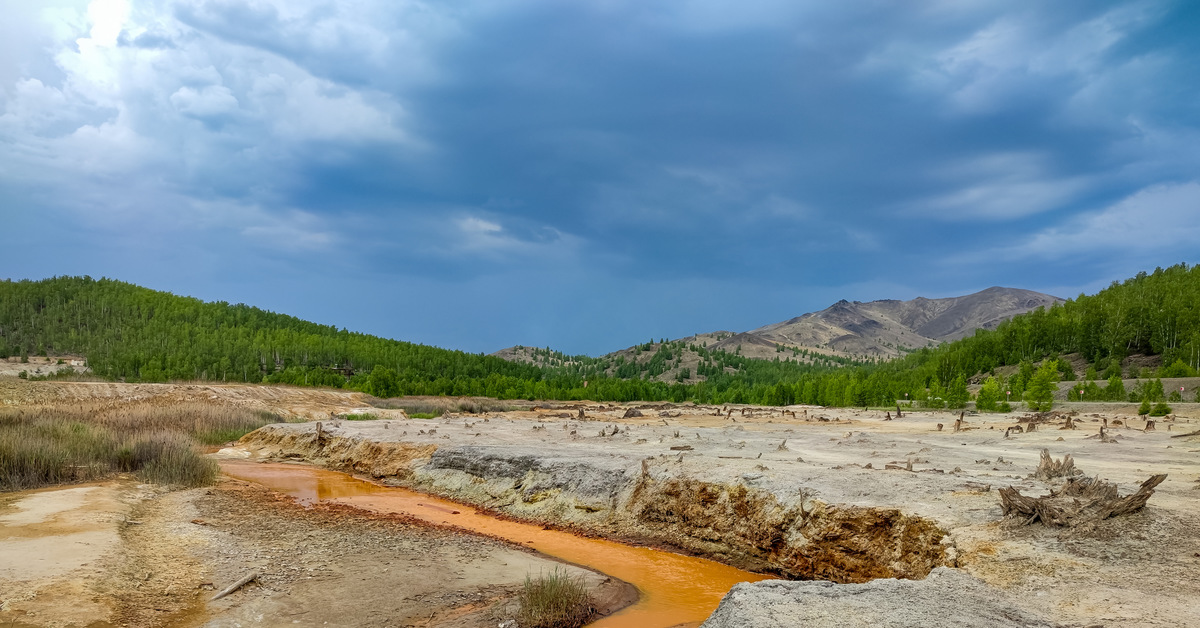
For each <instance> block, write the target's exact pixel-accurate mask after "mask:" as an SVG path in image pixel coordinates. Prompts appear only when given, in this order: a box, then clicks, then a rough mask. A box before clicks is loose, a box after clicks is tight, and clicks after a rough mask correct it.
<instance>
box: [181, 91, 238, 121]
mask: <svg viewBox="0 0 1200 628" xmlns="http://www.w3.org/2000/svg"><path fill="white" fill-rule="evenodd" d="M171 104H172V105H175V108H176V109H178V110H179V112H180V113H182V114H184V115H189V116H192V117H195V118H216V117H220V116H223V115H226V114H229V113H232V112H234V111H237V108H238V99H237V98H236V97H234V95H233V92H231V91H229V88H228V87H225V86H224V85H208V86H206V87H203V88H201V89H198V90H197V89H194V88H191V87H188V86H186V85H185V86H183V87H180V88H179V89H178V90H176V91H175V93H174V94H171Z"/></svg>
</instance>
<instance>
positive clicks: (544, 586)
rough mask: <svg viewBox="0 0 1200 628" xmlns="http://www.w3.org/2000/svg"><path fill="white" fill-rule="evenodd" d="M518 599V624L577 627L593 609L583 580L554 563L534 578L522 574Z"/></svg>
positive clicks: (535, 627)
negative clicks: (523, 583) (549, 570)
mask: <svg viewBox="0 0 1200 628" xmlns="http://www.w3.org/2000/svg"><path fill="white" fill-rule="evenodd" d="M519 599H520V603H521V610H520V611H519V612H518V614H517V624H518V625H519V626H521V628H577V627H579V626H582V625H584V624H586V623H587V621H588V619H590V618H591V616H592V614H593V612H594V609H593V607H592V600H591V597H590V596H589V595H588V592H587V588H586V587H585V586H584V584H583V582H582V581H581V580H580V579H578V578H572V577H571V576H570V575H569V574H567V573H566V572H565V571H562V570H560V569H559V568H557V567H555V568H554V571H552V572H551V573H549V574H546V575H540V576H538V577H537V578H536V579H534V578H530V577H529V576H526V577H525V587H524V588H523V589H522V590H521V595H520V598H519Z"/></svg>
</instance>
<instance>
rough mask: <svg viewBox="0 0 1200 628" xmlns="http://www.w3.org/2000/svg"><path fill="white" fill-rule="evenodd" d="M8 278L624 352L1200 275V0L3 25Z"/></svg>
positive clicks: (66, 17) (476, 11)
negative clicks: (1184, 266)
mask: <svg viewBox="0 0 1200 628" xmlns="http://www.w3.org/2000/svg"><path fill="white" fill-rule="evenodd" d="M0 8H2V10H3V15H4V16H5V18H4V20H2V21H0V224H2V225H3V228H2V229H0V240H2V244H0V278H3V277H8V278H12V279H41V278H45V277H50V276H56V275H90V276H92V277H97V278H99V277H110V278H114V279H120V280H122V281H127V282H131V283H136V284H139V285H143V286H147V287H150V288H154V289H157V290H166V291H170V292H173V293H175V294H180V295H187V296H194V297H198V298H201V299H205V300H210V301H227V302H230V303H237V302H244V303H247V304H250V305H254V306H258V307H262V308H264V309H268V310H272V311H276V312H283V313H287V314H291V315H295V316H299V317H301V318H305V319H308V320H313V321H316V322H319V323H323V324H329V325H336V326H338V327H345V328H349V329H351V330H354V331H361V332H366V333H372V334H377V335H381V336H386V337H390V338H396V339H401V340H408V341H413V342H421V343H426V344H433V345H437V346H441V347H447V348H453V349H462V350H465V351H470V352H483V353H490V352H492V351H496V350H499V349H501V348H504V347H508V346H511V345H516V344H521V345H526V346H539V347H544V346H550V347H552V348H555V349H559V350H562V351H566V352H568V353H572V354H577V353H587V354H590V355H599V354H602V353H606V352H609V351H614V350H617V349H621V348H624V347H627V346H630V345H632V344H635V343H639V342H644V341H646V340H648V339H650V338H662V337H666V338H676V337H682V336H686V335H690V334H693V333H699V332H708V331H716V330H732V331H744V330H748V329H752V328H756V327H759V326H762V325H766V324H770V323H774V322H777V321H780V320H785V319H788V318H791V317H793V316H797V315H800V314H803V313H805V312H810V311H816V310H820V309H823V308H825V307H827V306H828V305H830V304H832V303H833V302H835V301H837V300H839V299H843V298H844V299H849V300H860V301H869V300H874V299H910V298H914V297H917V296H925V297H946V296H957V295H962V294H968V293H971V292H975V291H977V290H981V289H984V288H987V287H990V286H995V285H999V286H1006V287H1015V288H1026V289H1031V290H1038V291H1042V292H1047V293H1050V294H1054V295H1056V296H1061V297H1066V298H1070V297H1074V296H1077V295H1079V294H1081V293H1088V294H1091V293H1094V292H1096V291H1097V290H1100V289H1102V288H1104V287H1105V286H1107V285H1109V284H1110V283H1111V282H1112V281H1114V280H1122V279H1125V278H1127V277H1130V276H1133V275H1134V274H1136V273H1137V272H1139V271H1152V270H1153V269H1154V268H1155V267H1156V266H1164V267H1165V266H1169V265H1173V264H1178V263H1180V262H1186V263H1189V264H1194V263H1196V262H1200V245H1198V244H1197V243H1200V80H1198V78H1200V36H1198V35H1197V34H1198V33H1200V3H1197V2H1191V1H1188V0H1180V1H1174V2H1172V1H1146V2H1138V1H1130V2H1105V1H1101V0H1058V1H1055V2H1043V1H1040V0H1037V1H1020V0H1017V1H1014V0H994V1H993V0H911V1H904V2H884V1H880V0H863V1H859V2H828V1H826V0H814V1H802V0H746V1H743V2H737V3H734V2H720V1H716V0H571V1H569V2H567V1H562V0H446V1H444V2H421V1H413V0H342V1H336V2H334V1H330V0H93V1H90V2H89V1H86V0H39V1H38V2H27V1H25V0H0Z"/></svg>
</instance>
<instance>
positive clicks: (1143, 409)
mask: <svg viewBox="0 0 1200 628" xmlns="http://www.w3.org/2000/svg"><path fill="white" fill-rule="evenodd" d="M1152 409H1153V408H1151V406H1150V400H1149V399H1143V400H1142V405H1140V406H1138V416H1146V415H1147V414H1150V410H1152Z"/></svg>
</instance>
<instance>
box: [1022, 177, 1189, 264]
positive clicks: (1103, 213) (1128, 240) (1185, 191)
mask: <svg viewBox="0 0 1200 628" xmlns="http://www.w3.org/2000/svg"><path fill="white" fill-rule="evenodd" d="M1196 242H1200V182H1196V181H1190V182H1187V183H1173V184H1160V185H1154V186H1150V187H1147V188H1145V189H1143V190H1140V191H1138V192H1137V193H1135V194H1133V195H1131V196H1129V197H1126V198H1125V199H1123V200H1121V201H1119V202H1117V203H1115V204H1114V205H1111V206H1109V207H1107V208H1105V209H1102V210H1100V211H1096V212H1092V213H1088V214H1082V215H1078V216H1076V217H1074V218H1072V219H1070V220H1068V221H1066V222H1065V223H1063V224H1061V225H1057V226H1054V227H1050V228H1048V229H1045V230H1043V231H1041V232H1039V233H1037V234H1034V235H1033V236H1032V237H1031V238H1029V240H1028V241H1026V242H1025V243H1023V244H1020V245H1018V246H1014V247H1011V248H1007V249H1003V250H1002V251H1000V252H999V253H1000V254H1001V256H1003V257H1004V258H1008V259H1020V258H1026V257H1037V258H1045V259H1060V258H1064V257H1071V256H1076V255H1080V254H1088V255H1094V254H1097V253H1099V254H1102V255H1108V254H1113V255H1119V256H1123V257H1130V256H1133V255H1139V254H1143V253H1154V254H1156V257H1158V258H1161V257H1163V255H1162V254H1163V253H1165V252H1169V251H1172V250H1178V251H1180V252H1183V253H1187V254H1189V255H1195V251H1196V249H1195V245H1196Z"/></svg>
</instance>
